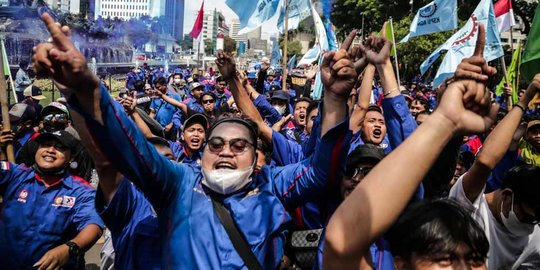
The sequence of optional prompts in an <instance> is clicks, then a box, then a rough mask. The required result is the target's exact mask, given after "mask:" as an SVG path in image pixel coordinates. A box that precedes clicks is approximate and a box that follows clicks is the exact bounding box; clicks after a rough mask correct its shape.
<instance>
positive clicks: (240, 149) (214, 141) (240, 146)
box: [206, 137, 253, 155]
mask: <svg viewBox="0 0 540 270" xmlns="http://www.w3.org/2000/svg"><path fill="white" fill-rule="evenodd" d="M226 144H229V148H230V150H231V152H233V153H234V154H235V155H239V154H242V153H244V152H246V150H247V148H248V146H253V144H252V143H250V142H248V140H246V139H242V138H236V139H231V140H228V141H227V140H225V139H223V138H221V137H212V138H210V139H209V140H208V142H207V143H206V145H208V150H210V152H212V153H214V154H219V153H221V151H223V148H225V145H226Z"/></svg>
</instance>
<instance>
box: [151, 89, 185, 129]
mask: <svg viewBox="0 0 540 270" xmlns="http://www.w3.org/2000/svg"><path fill="white" fill-rule="evenodd" d="M167 96H169V97H172V98H174V99H175V100H177V101H182V99H181V98H180V95H178V94H176V93H173V92H171V91H169V90H167ZM150 109H152V110H154V111H155V112H156V117H155V119H156V121H158V123H159V124H160V125H162V126H166V125H168V124H170V123H171V122H172V119H173V115H174V114H175V113H176V112H177V111H179V109H178V108H176V107H175V106H174V105H171V104H169V103H167V102H165V100H163V99H160V98H156V99H153V100H152V103H151V104H150ZM173 127H174V128H178V127H179V126H177V125H173Z"/></svg>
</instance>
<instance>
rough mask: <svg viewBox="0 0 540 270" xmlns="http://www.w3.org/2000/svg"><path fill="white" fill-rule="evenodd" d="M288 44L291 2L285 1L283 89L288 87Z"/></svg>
mask: <svg viewBox="0 0 540 270" xmlns="http://www.w3.org/2000/svg"><path fill="white" fill-rule="evenodd" d="M287 43H289V0H285V39H284V40H283V57H282V59H283V63H281V64H282V66H283V67H282V76H281V89H282V90H285V87H286V86H287Z"/></svg>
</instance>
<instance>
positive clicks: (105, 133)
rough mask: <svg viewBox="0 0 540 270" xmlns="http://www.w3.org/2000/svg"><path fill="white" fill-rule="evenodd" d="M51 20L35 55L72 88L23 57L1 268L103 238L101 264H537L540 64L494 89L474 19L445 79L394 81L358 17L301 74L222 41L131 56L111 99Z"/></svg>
mask: <svg viewBox="0 0 540 270" xmlns="http://www.w3.org/2000/svg"><path fill="white" fill-rule="evenodd" d="M43 20H44V22H45V23H46V24H47V27H48V29H49V31H50V33H51V37H52V41H51V42H49V43H43V44H40V45H38V46H37V47H36V48H35V50H34V55H33V58H32V62H33V68H34V70H35V71H36V72H37V73H38V74H47V75H49V76H51V77H52V78H53V79H54V80H55V84H56V85H57V87H58V88H59V89H60V90H61V91H62V93H63V97H62V98H61V99H59V100H57V101H53V102H51V103H50V104H40V101H42V100H43V99H44V96H43V95H42V93H41V92H40V90H39V88H37V87H35V86H33V85H32V81H31V79H30V77H29V76H28V74H27V71H26V70H27V69H28V65H29V64H28V63H21V65H20V70H19V72H17V89H16V91H17V95H20V98H19V103H17V104H14V105H13V106H12V107H11V109H10V110H9V121H10V126H11V129H6V128H3V129H2V132H1V134H0V146H1V148H2V150H3V151H2V154H3V155H2V160H3V161H1V162H0V165H1V168H0V196H1V197H2V204H1V205H0V214H1V215H0V261H1V266H0V268H2V269H4V268H5V269H35V268H37V269H84V253H85V252H86V251H87V250H89V249H90V248H91V247H92V246H93V245H94V244H95V243H96V241H98V239H100V238H102V237H104V240H105V242H104V244H103V248H102V250H101V268H102V269H246V268H247V269H276V268H278V269H446V268H448V269H538V268H540V230H539V228H538V226H536V224H538V222H539V221H540V196H538V191H539V190H540V168H539V167H538V166H540V115H539V114H538V110H537V108H538V104H537V103H535V100H536V99H535V95H538V94H539V93H540V74H539V75H537V76H536V77H535V78H534V80H533V81H532V82H531V83H530V85H529V86H528V87H527V88H526V89H524V90H519V89H513V90H512V89H509V88H507V89H506V90H505V93H504V94H503V96H501V97H494V96H493V91H494V89H491V88H490V87H491V85H489V84H488V82H489V81H490V78H491V77H492V76H494V75H495V74H496V72H497V70H495V68H493V67H490V66H489V65H488V64H487V63H486V62H485V60H484V58H483V48H484V42H485V41H484V40H485V29H484V27H483V26H480V27H479V30H478V31H479V34H478V35H479V37H478V41H477V45H476V50H475V53H474V55H473V56H472V57H469V58H466V59H465V60H463V62H462V63H461V64H460V65H459V66H458V68H457V70H456V72H455V76H454V77H452V78H451V79H448V80H447V81H446V82H445V83H444V84H443V85H441V86H440V87H438V88H432V87H431V86H430V84H427V83H423V82H422V79H421V77H420V76H416V77H414V78H413V79H412V80H410V82H408V83H398V81H397V80H396V77H395V75H394V69H393V67H392V64H391V60H390V53H389V52H390V47H391V42H390V41H388V40H386V39H385V38H382V37H375V36H371V37H369V38H368V39H367V40H365V41H364V42H363V43H362V44H360V45H356V46H352V45H351V44H352V40H353V38H354V37H355V35H356V33H355V32H354V31H353V32H352V33H351V34H350V35H349V36H348V37H347V38H346V39H345V40H344V41H343V43H342V45H341V48H340V49H339V50H337V51H335V52H328V53H326V54H325V55H324V56H323V60H322V62H321V64H320V66H317V65H315V64H313V65H311V66H310V67H307V68H306V69H305V70H303V71H302V72H300V74H298V73H293V76H295V79H294V80H293V76H288V77H286V78H283V77H282V76H281V74H279V73H276V71H274V70H273V69H272V67H271V66H270V64H269V61H268V59H262V62H261V64H260V69H259V70H258V72H257V74H256V76H255V78H253V77H252V76H249V75H248V73H247V72H246V71H245V70H240V69H238V68H237V66H236V64H235V60H234V57H233V56H232V55H230V54H229V53H224V52H222V51H219V52H218V54H217V60H216V61H215V69H211V68H210V69H208V70H203V69H198V70H193V71H192V70H189V69H181V68H176V69H173V70H172V72H170V73H168V71H165V70H163V69H162V68H159V69H154V70H151V69H150V68H149V67H148V66H147V65H143V66H141V67H136V68H133V70H131V71H130V72H129V73H128V74H127V76H126V84H125V89H124V90H122V91H120V93H119V94H118V96H116V95H115V96H113V95H112V94H111V93H110V91H109V88H108V86H106V85H105V83H104V81H102V80H100V79H99V78H97V77H96V76H95V75H94V74H93V73H92V72H91V71H90V70H89V69H88V68H87V66H86V61H85V59H84V56H82V54H81V53H80V52H79V51H78V50H77V49H76V48H75V46H74V45H73V43H72V41H71V40H70V37H69V29H68V28H67V27H65V26H64V27H60V26H59V25H57V24H55V23H54V22H53V21H52V19H51V18H50V17H49V16H48V15H46V14H45V15H43ZM382 36H384V35H382ZM317 73H319V75H317ZM316 76H320V79H321V82H322V84H323V88H324V92H323V97H322V99H321V100H312V99H311V93H312V91H313V89H312V85H313V84H314V80H315V77H316ZM298 78H300V79H298ZM283 81H285V83H284V84H283ZM282 86H285V87H284V88H282ZM512 91H519V94H520V95H519V101H518V102H517V103H515V104H513V102H512V101H511V99H509V98H508V96H511V95H512ZM531 101H533V102H531ZM43 105H45V106H44V107H42V106H43ZM8 145H9V147H11V145H13V150H14V154H15V162H8V161H7V156H8V155H7V152H8V151H7V148H9V147H7V146H8Z"/></svg>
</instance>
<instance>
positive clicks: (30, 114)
mask: <svg viewBox="0 0 540 270" xmlns="http://www.w3.org/2000/svg"><path fill="white" fill-rule="evenodd" d="M36 116H37V113H36V109H35V108H34V106H31V105H28V104H25V103H16V104H14V105H13V107H11V109H10V110H9V122H11V123H23V122H26V121H27V120H32V121H33V120H34V119H35V118H36Z"/></svg>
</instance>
